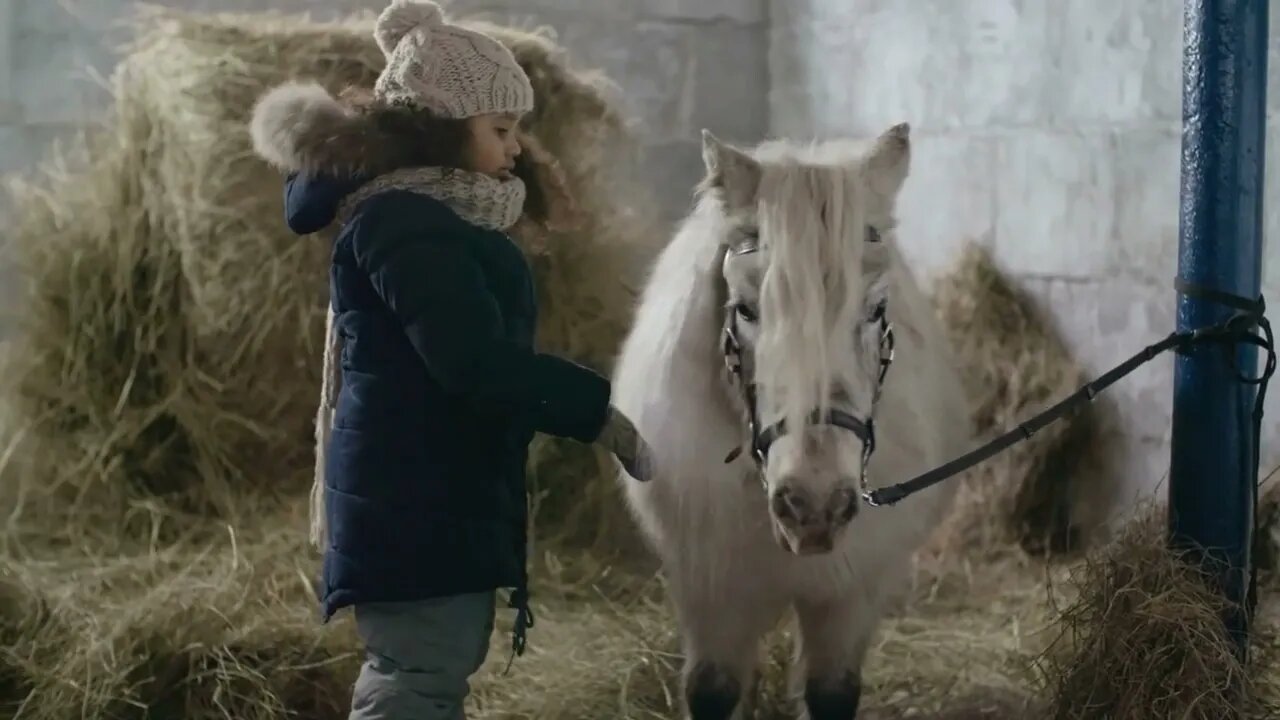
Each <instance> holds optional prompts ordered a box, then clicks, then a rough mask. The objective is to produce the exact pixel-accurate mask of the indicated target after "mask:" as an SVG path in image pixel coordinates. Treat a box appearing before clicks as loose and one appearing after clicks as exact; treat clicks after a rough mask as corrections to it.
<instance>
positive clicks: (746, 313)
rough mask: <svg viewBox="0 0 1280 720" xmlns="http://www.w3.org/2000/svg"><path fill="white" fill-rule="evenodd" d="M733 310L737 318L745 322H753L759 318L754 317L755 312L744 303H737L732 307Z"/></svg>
mask: <svg viewBox="0 0 1280 720" xmlns="http://www.w3.org/2000/svg"><path fill="white" fill-rule="evenodd" d="M734 310H736V311H737V313H738V317H740V318H742V319H743V320H746V321H747V322H755V321H756V320H758V319H759V316H757V315H756V311H755V310H754V309H753V308H752V307H751V306H750V305H748V304H746V303H738V304H737V305H735V306H734Z"/></svg>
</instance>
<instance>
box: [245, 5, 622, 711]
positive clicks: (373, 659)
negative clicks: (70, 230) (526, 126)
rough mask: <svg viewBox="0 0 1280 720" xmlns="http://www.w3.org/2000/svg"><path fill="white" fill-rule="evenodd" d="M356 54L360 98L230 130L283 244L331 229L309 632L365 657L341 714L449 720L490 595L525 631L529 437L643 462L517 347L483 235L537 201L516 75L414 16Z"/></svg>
mask: <svg viewBox="0 0 1280 720" xmlns="http://www.w3.org/2000/svg"><path fill="white" fill-rule="evenodd" d="M375 37H376V39H377V41H378V45H379V46H380V47H381V48H382V50H383V52H384V53H385V54H386V56H387V65H386V68H385V70H384V71H383V72H382V74H381V76H380V77H379V78H378V80H377V83H376V85H375V87H374V91H373V93H372V95H371V96H369V97H365V98H363V99H355V100H354V101H353V100H352V99H351V98H354V96H351V98H348V101H347V102H345V103H344V102H340V101H338V100H336V99H334V98H333V97H332V96H330V95H329V94H328V93H327V92H326V91H325V90H323V89H322V88H320V87H319V86H318V85H314V84H287V85H284V86H281V87H278V88H276V89H274V90H272V91H271V92H269V93H268V94H267V95H265V96H264V97H263V98H262V100H261V101H260V102H259V104H258V106H257V107H256V108H255V110H254V118H253V123H252V131H253V136H254V143H255V147H256V148H257V150H258V152H259V153H260V154H261V155H262V156H263V157H264V158H266V159H267V160H269V161H270V162H272V163H273V164H275V165H277V166H278V167H281V168H283V169H285V170H287V171H288V172H289V173H290V175H289V179H288V181H287V190H286V199H287V202H286V205H287V213H288V221H289V224H290V227H292V228H293V229H294V230H295V231H296V232H298V233H300V234H306V233H312V232H316V231H318V230H320V229H322V228H324V227H325V226H327V225H329V224H330V223H331V222H332V221H334V220H335V219H336V220H337V221H338V222H339V230H338V233H337V236H336V238H335V240H334V249H333V258H332V264H331V270H330V287H331V298H330V299H331V305H332V310H333V314H332V316H331V328H332V330H331V332H332V335H334V336H335V337H334V339H335V340H340V341H341V342H340V346H341V347H340V350H339V348H338V347H337V344H330V343H329V342H328V341H326V346H327V350H326V370H325V384H326V387H325V391H324V394H325V399H324V402H322V408H321V413H320V418H319V419H318V432H319V435H320V447H319V451H320V452H319V455H320V457H321V459H320V460H318V463H317V464H318V468H317V469H318V471H319V475H320V476H322V480H318V483H319V484H318V490H320V491H321V492H320V493H319V494H318V495H317V496H318V497H319V498H320V499H321V508H320V509H319V510H318V511H317V509H316V508H313V514H314V517H313V523H315V525H314V526H313V531H314V532H313V539H315V540H317V541H318V542H323V543H324V571H323V588H322V591H321V593H320V595H321V607H322V614H323V618H324V620H325V621H327V620H328V619H329V618H330V617H332V615H333V614H334V613H335V612H337V611H338V610H339V609H341V608H344V607H346V606H349V605H350V606H354V612H355V617H356V625H357V629H358V631H359V634H360V636H361V638H362V640H363V641H364V643H365V645H366V649H367V661H366V662H365V664H364V666H363V667H362V669H361V672H360V675H359V678H358V680H357V681H356V685H355V688H354V691H353V699H352V714H351V717H352V718H363V719H369V718H414V719H415V720H432V719H437V718H438V719H439V720H445V719H448V720H457V719H458V718H461V717H463V714H462V704H463V700H464V698H465V697H466V696H467V694H468V692H469V685H468V678H469V677H470V676H471V675H472V674H473V673H474V672H475V671H476V670H477V669H478V668H479V666H480V665H481V663H482V662H483V660H484V659H485V657H486V654H487V650H488V646H489V636H490V634H491V633H492V630H493V622H494V601H495V597H494V593H495V590H496V589H498V588H513V592H512V594H511V600H510V605H511V606H512V607H514V608H516V610H517V622H516V626H515V640H514V648H513V650H514V652H515V653H517V654H518V653H520V652H522V650H523V642H524V631H525V629H526V628H527V627H530V626H532V615H531V614H530V612H529V605H528V603H529V594H528V586H527V575H526V558H525V553H526V549H525V548H526V537H525V528H526V522H527V507H526V495H525V477H524V469H525V462H526V459H527V449H528V445H529V442H530V441H531V439H532V438H533V434H534V433H535V432H543V433H549V434H552V435H557V436H561V437H569V438H574V439H576V440H579V441H581V442H586V443H591V442H597V443H601V444H602V445H603V446H605V447H607V448H608V449H609V450H610V451H612V452H613V453H614V455H615V456H617V457H618V459H619V460H620V461H621V463H622V465H623V467H624V468H625V469H626V470H627V472H628V473H630V474H631V475H632V476H633V477H636V478H638V479H644V478H645V473H646V472H647V462H648V461H647V459H646V457H647V455H646V451H645V448H644V445H643V443H642V442H640V441H639V439H638V438H637V436H636V433H635V430H634V428H633V427H632V426H631V424H630V423H629V422H628V421H627V420H626V418H624V417H622V416H621V415H620V414H619V413H617V412H616V411H614V410H613V409H612V408H611V406H610V404H609V398H610V387H609V382H608V381H607V380H606V379H605V378H603V377H601V376H600V375H598V374H596V373H595V372H592V371H591V370H588V369H586V368H584V367H581V366H579V365H576V364H573V363H571V362H568V361H566V360H563V359H560V358H557V357H553V356H551V355H546V354H541V353H538V352H536V351H534V350H533V347H532V346H533V337H534V327H535V321H536V308H535V295H534V288H533V283H532V277H531V273H530V269H529V267H528V265H527V263H526V261H525V258H524V256H523V254H522V253H521V251H520V249H519V248H518V247H517V246H516V245H515V244H514V243H513V242H512V241H511V239H510V238H509V237H508V236H507V235H506V234H505V232H504V231H505V230H506V229H508V228H509V227H511V226H512V225H513V224H514V223H515V222H516V221H517V220H518V219H519V218H520V217H521V213H522V209H524V208H525V199H526V192H527V191H528V192H530V199H531V200H533V201H535V202H531V203H529V205H530V207H529V208H528V209H529V210H530V215H532V216H533V217H531V219H533V220H545V219H546V215H547V211H548V210H549V205H550V204H551V203H550V202H549V201H548V198H547V197H546V195H547V193H548V192H551V191H553V190H554V189H555V188H554V187H550V186H548V185H547V183H546V182H545V177H544V178H541V179H539V180H538V181H536V182H534V181H532V180H533V177H534V174H533V170H532V168H533V166H534V164H533V163H531V162H529V161H528V159H527V158H525V157H524V156H523V155H522V152H521V146H520V142H519V140H518V137H517V123H518V122H519V120H520V118H521V116H522V115H523V114H524V113H527V112H528V111H529V110H531V109H532V106H533V89H532V87H531V85H530V83H529V79H528V78H527V77H526V75H525V73H524V71H523V70H522V69H521V68H520V66H519V65H518V64H517V63H516V61H515V59H514V57H513V56H512V55H511V53H510V51H508V50H507V49H506V48H505V47H504V46H502V45H501V44H500V43H498V42H497V41H495V40H494V39H492V38H490V37H487V36H485V35H482V34H480V33H477V32H473V31H470V30H467V29H464V28H462V27H459V26H456V25H452V24H447V23H445V21H444V19H443V17H442V14H441V11H440V9H439V7H438V6H437V5H435V4H434V3H430V2H414V1H413V0H395V1H394V2H393V3H392V5H391V6H390V7H388V8H387V9H386V10H384V11H383V13H382V15H381V16H380V17H379V19H378V22H377V26H376V30H375ZM522 178H523V179H522ZM526 180H530V182H528V183H526ZM339 353H340V358H339V357H335V355H338V354H339ZM339 367H340V377H338V378H331V377H330V373H331V372H335V370H336V369H337V368H339ZM339 383H340V385H341V391H340V393H339V394H338V395H337V400H336V407H332V409H331V402H330V400H331V389H332V387H333V386H335V385H338V384H339ZM330 427H332V429H331V430H330ZM326 435H328V437H327V440H326Z"/></svg>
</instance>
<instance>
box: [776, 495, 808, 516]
mask: <svg viewBox="0 0 1280 720" xmlns="http://www.w3.org/2000/svg"><path fill="white" fill-rule="evenodd" d="M772 504H773V512H774V514H775V515H777V516H778V517H779V518H784V519H787V520H794V521H796V522H802V521H803V520H804V518H805V517H806V515H807V513H808V507H809V506H808V503H806V502H805V499H804V498H803V497H801V496H800V495H798V494H796V493H795V492H793V491H792V490H791V488H789V487H786V486H783V487H781V488H778V490H776V491H775V492H774V493H773V500H772Z"/></svg>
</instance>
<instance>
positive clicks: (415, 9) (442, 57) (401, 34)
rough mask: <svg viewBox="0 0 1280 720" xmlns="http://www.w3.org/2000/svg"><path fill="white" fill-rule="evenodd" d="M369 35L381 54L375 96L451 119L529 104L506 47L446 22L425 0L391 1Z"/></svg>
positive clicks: (519, 110) (528, 90) (525, 83)
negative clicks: (381, 66)
mask: <svg viewBox="0 0 1280 720" xmlns="http://www.w3.org/2000/svg"><path fill="white" fill-rule="evenodd" d="M373 34H374V38H375V39H376V40H377V41H378V47H380V48H381V49H382V52H383V54H385V55H386V56H387V65H386V68H384V69H383V71H382V75H380V76H379V77H378V81H377V83H376V84H375V85H374V95H375V96H376V97H377V98H378V99H380V100H384V101H386V102H389V103H392V104H396V105H407V106H409V107H414V108H420V109H424V110H427V111H429V112H431V113H433V114H435V115H437V116H440V117H446V118H453V119H463V118H468V117H472V116H474V115H484V114H487V113H501V112H510V113H514V114H516V115H523V114H524V113H527V112H529V111H530V110H532V109H533V86H532V85H530V84H529V77H528V76H527V75H525V72H524V69H522V68H521V67H520V65H519V64H517V63H516V59H515V56H513V55H512V54H511V51H510V50H508V49H507V48H506V46H504V45H503V44H502V43H500V42H498V41H497V40H494V39H493V38H491V37H489V36H488V35H485V34H483V33H479V32H476V31H474V30H468V29H466V28H463V27H460V26H458V25H452V24H448V23H446V22H445V20H444V13H443V12H442V11H441V9H440V6H439V5H437V4H436V3H434V2H430V0H392V3H391V5H389V6H388V7H387V8H386V9H385V10H383V11H382V14H381V15H379V16H378V22H377V25H376V27H375V28H374V31H373Z"/></svg>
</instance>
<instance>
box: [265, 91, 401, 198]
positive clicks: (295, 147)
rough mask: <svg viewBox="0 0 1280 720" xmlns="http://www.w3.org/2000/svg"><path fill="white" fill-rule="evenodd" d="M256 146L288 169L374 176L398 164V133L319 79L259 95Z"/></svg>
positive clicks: (311, 172)
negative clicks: (344, 101) (394, 134)
mask: <svg viewBox="0 0 1280 720" xmlns="http://www.w3.org/2000/svg"><path fill="white" fill-rule="evenodd" d="M249 132H250V135H251V136H252V138H253V149H254V151H255V152H257V154H258V155H259V156H260V157H262V159H264V160H266V161H267V162H268V163H269V164H271V165H272V166H274V167H276V168H277V169H279V170H282V171H284V172H287V173H302V174H304V175H329V176H333V177H341V176H353V175H361V176H365V177H372V176H374V175H381V174H382V173H387V172H391V171H392V170H397V169H399V168H400V165H401V163H400V162H398V160H397V159H398V157H400V156H401V153H399V152H397V151H398V149H400V148H399V147H398V145H399V144H400V143H397V142H396V139H395V138H394V137H392V136H390V135H388V134H387V133H385V132H383V131H380V130H378V129H377V127H376V126H375V125H374V124H373V123H372V122H370V121H369V120H368V119H367V118H365V117H364V116H362V115H360V114H359V113H357V112H355V111H354V110H352V109H350V108H348V107H346V106H345V105H343V104H342V103H340V102H338V100H337V99H336V98H334V97H333V96H332V95H330V94H329V91H327V90H325V89H324V88H323V87H321V86H320V85H319V84H317V83H314V82H307V83H285V84H284V85H280V86H277V87H275V88H272V89H271V90H269V91H268V92H266V93H265V94H263V95H262V97H261V98H259V100H258V102H257V104H256V105H255V106H254V108H253V117H252V119H251V120H250V122H249Z"/></svg>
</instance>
